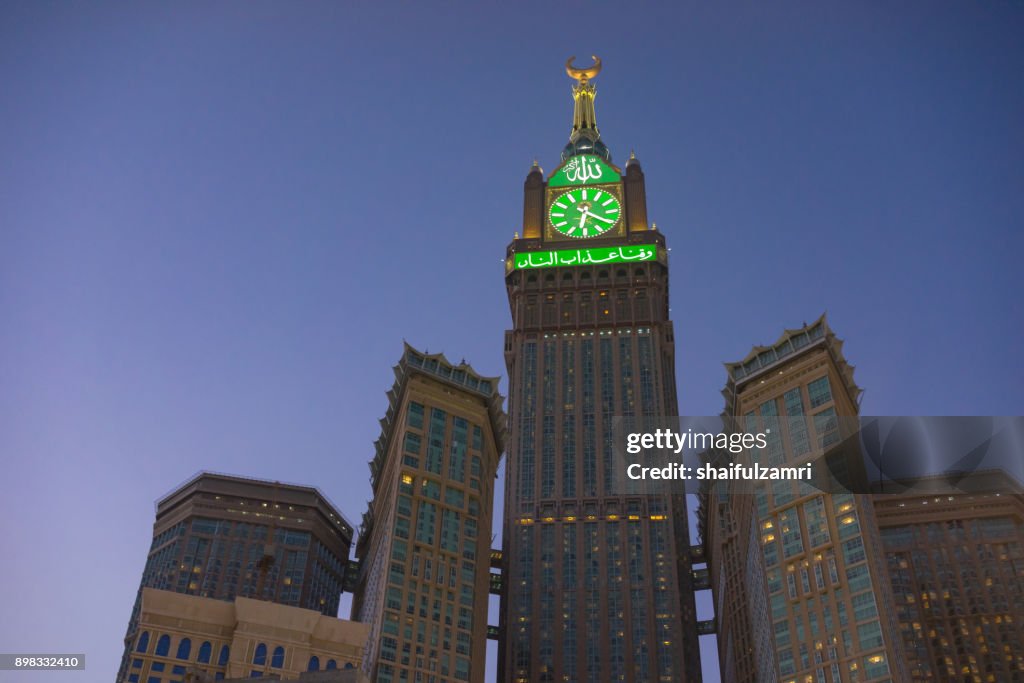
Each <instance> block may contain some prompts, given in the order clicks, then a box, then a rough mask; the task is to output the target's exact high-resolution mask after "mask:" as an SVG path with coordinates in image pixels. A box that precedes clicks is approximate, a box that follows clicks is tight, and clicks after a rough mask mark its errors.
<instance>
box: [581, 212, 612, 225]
mask: <svg viewBox="0 0 1024 683" xmlns="http://www.w3.org/2000/svg"><path fill="white" fill-rule="evenodd" d="M587 216H590V217H591V218H596V219H597V220H599V221H604V222H605V223H614V222H615V221H614V220H612V219H610V218H602V217H601V216H598V215H597V214H594V213H590V212H589V211H584V212H583V217H584V218H586V217H587ZM581 225H582V223H581Z"/></svg>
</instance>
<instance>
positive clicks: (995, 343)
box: [0, 1, 1024, 683]
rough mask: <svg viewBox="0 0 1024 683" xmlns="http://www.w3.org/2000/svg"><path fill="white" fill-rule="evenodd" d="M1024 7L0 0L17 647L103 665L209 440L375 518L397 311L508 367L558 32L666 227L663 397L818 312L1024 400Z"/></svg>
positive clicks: (948, 399) (5, 437)
mask: <svg viewBox="0 0 1024 683" xmlns="http://www.w3.org/2000/svg"><path fill="white" fill-rule="evenodd" d="M1021 36H1024V5H1022V4H1021V3H1009V2H990V3H966V2H964V3H955V4H954V3H945V2H926V3H914V2H901V3H888V4H883V3H870V4H857V3H844V4H842V5H839V4H835V3H829V4H826V5H822V4H818V3H807V4H793V3H784V2H783V3H772V4H771V5H770V6H768V5H762V4H761V3H743V4H725V3H713V4H708V5H690V4H685V5H683V4H677V3H672V4H671V5H665V6H662V5H656V4H642V3H637V4H632V3H629V4H624V3H614V4H612V3H600V4H592V3H583V2H571V3H564V4H554V5H550V4H534V3H500V4H499V3H493V2H492V3H480V4H456V3H439V2H438V3H420V4H413V3H408V4H389V3H346V2H338V3H312V2H277V3H269V4H268V3H260V2H255V3H248V2H247V3H232V2H224V3H215V4H214V3H210V4H201V3H189V2H182V3H129V4H123V5H118V4H108V3H84V2H78V3H74V2H64V3H56V4H54V3H46V2H10V1H8V2H3V3H2V4H0V459H2V464H3V471H4V476H3V478H2V479H0V493H2V495H0V529H2V541H3V548H4V550H3V554H2V555H3V561H2V562H0V605H3V613H4V615H5V617H6V618H4V619H3V620H2V621H0V651H3V652H18V651H26V652H28V651H37V652H84V653H86V654H87V657H88V664H87V670H86V671H85V672H76V673H68V672H61V673H53V674H44V673H38V674H34V675H32V677H31V678H32V680H33V681H49V680H54V681H90V682H91V681H110V680H113V677H114V675H115V673H116V670H117V665H118V662H119V657H120V654H121V651H122V645H121V642H122V638H123V636H124V632H125V628H126V625H127V621H128V617H129V613H130V610H131V607H132V603H133V600H134V597H135V592H136V590H137V587H138V583H139V579H140V577H141V573H142V568H143V564H144V562H145V559H146V552H147V549H148V547H149V542H150V538H151V526H152V522H153V513H154V501H155V500H156V499H157V498H159V497H161V496H162V495H163V494H165V493H167V492H168V491H170V490H171V489H173V488H174V487H176V486H177V485H178V484H180V483H181V482H183V481H185V480H186V479H188V478H190V477H191V476H192V475H194V474H195V473H196V472H197V471H199V470H214V471H219V472H227V473H232V474H239V475H247V476H254V477H260V478H268V479H278V480H282V481H287V482H296V483H303V484H313V485H316V486H317V487H319V488H320V489H321V490H322V491H323V492H324V493H326V494H327V495H328V496H329V497H330V498H331V499H333V501H334V502H335V503H336V504H337V505H338V506H339V507H340V508H341V510H342V511H343V512H344V514H345V515H346V516H347V517H348V518H349V519H350V520H351V521H352V522H353V523H355V522H358V519H359V517H360V515H361V513H362V511H363V509H364V508H365V503H366V500H367V498H368V496H369V493H370V487H369V471H368V469H367V467H366V461H367V460H369V458H370V457H371V455H372V452H373V449H372V442H373V440H374V439H375V438H376V436H377V433H378V430H379V425H378V422H377V420H378V419H379V418H380V417H381V416H382V415H383V413H384V411H385V409H386V406H387V403H386V398H385V396H384V392H385V390H386V389H387V388H388V387H389V386H390V385H391V383H392V381H393V375H392V372H391V366H392V365H393V364H394V363H395V362H396V361H397V360H398V358H399V356H400V354H401V352H402V340H403V339H405V340H407V341H408V342H410V343H411V344H413V345H415V346H417V347H419V348H420V349H427V350H429V351H431V352H436V351H444V352H445V353H446V354H447V355H448V357H449V358H450V359H451V360H453V361H456V362H457V361H458V360H460V359H462V358H465V359H466V360H467V361H469V362H471V363H472V364H473V366H474V367H475V368H476V369H477V370H478V371H479V372H481V373H482V374H486V375H503V374H504V359H503V356H502V342H503V332H504V330H505V329H506V328H507V327H508V326H509V325H510V317H509V313H508V306H507V300H506V296H505V291H504V282H503V269H502V258H503V256H504V249H505V246H506V244H507V243H508V242H509V240H510V239H511V238H512V235H513V232H514V231H516V230H519V229H520V225H521V223H520V221H521V217H522V182H523V180H524V178H525V176H526V173H527V171H528V169H529V167H530V164H531V162H532V161H533V159H534V158H536V159H537V160H539V162H540V164H541V166H542V167H543V168H544V169H546V170H547V171H551V170H553V169H554V167H555V166H556V165H557V161H558V154H559V152H560V150H561V148H562V146H563V145H564V144H565V142H566V140H567V137H568V134H569V128H570V124H571V112H572V100H571V95H570V85H571V82H570V80H569V79H568V78H567V77H566V75H565V73H564V69H563V64H564V62H565V59H566V58H567V57H568V56H569V55H572V54H575V55H578V56H579V57H580V59H579V60H578V63H587V62H588V59H587V56H588V55H591V54H597V55H599V56H600V57H601V58H602V59H603V60H604V65H605V67H604V71H603V72H602V73H601V75H600V76H599V77H598V78H597V80H596V81H595V82H596V84H597V88H598V97H597V115H598V124H599V126H600V129H601V132H602V136H603V139H604V141H605V142H606V143H607V144H608V146H609V147H610V149H611V150H612V154H613V161H616V162H618V163H619V164H622V163H624V162H625V160H626V159H627V158H628V156H629V152H630V150H631V149H633V150H635V151H636V154H637V156H638V157H639V158H640V160H641V162H642V164H643V169H644V171H645V173H646V176H647V195H648V209H649V215H650V217H651V218H652V219H653V220H654V221H656V222H657V224H658V227H659V229H660V230H662V231H663V232H664V233H665V235H666V236H667V239H668V242H669V245H670V246H672V248H673V251H672V262H671V283H672V286H671V297H672V299H671V303H672V317H673V319H674V321H675V327H676V340H677V362H678V368H677V370H678V385H679V391H680V397H679V398H680V409H681V411H682V412H683V414H690V415H708V414H718V412H719V411H720V410H721V408H722V398H721V396H720V394H719V391H720V390H721V388H722V386H723V384H724V382H725V374H724V370H723V367H722V362H723V361H732V360H738V359H740V358H742V357H743V356H745V355H746V353H747V352H748V351H749V350H750V348H751V346H752V345H755V344H763V343H770V342H772V341H774V340H775V339H776V338H777V337H778V335H779V334H780V333H781V332H782V330H783V328H785V327H797V326H799V325H801V324H802V323H803V322H805V321H807V322H810V321H813V320H814V319H815V318H817V316H818V315H820V314H821V313H822V312H823V311H828V315H829V321H830V324H831V325H832V327H833V328H834V329H835V331H836V332H837V334H838V335H839V336H840V337H842V338H844V339H845V340H846V342H847V343H846V346H845V348H844V351H845V353H846V356H847V358H848V359H849V361H850V362H851V363H852V364H854V365H855V366H856V367H857V373H856V379H857V381H858V383H859V384H860V385H861V386H862V387H864V389H865V390H866V393H865V395H864V399H863V404H862V413H863V414H867V415H890V414H891V415H902V414H907V415H933V414H934V415H958V414H965V415H986V414H996V415H1002V414H1014V415H1020V414H1022V413H1024V391H1022V387H1024V369H1022V361H1021V356H1022V353H1021V351H1022V349H1021V337H1022V333H1024V315H1022V304H1021V295H1022V292H1024V275H1022V271H1024V269H1022V268H1021V253H1022V251H1024V125H1022V121H1024V78H1022V77H1021V74H1022V73H1024V41H1022V40H1021ZM502 387H503V390H504V389H505V388H507V383H505V382H504V381H503V383H502ZM500 486H501V484H500V483H499V490H500ZM500 517H501V515H500V511H496V523H498V522H500ZM348 604H349V600H348V599H345V600H344V601H343V614H342V615H343V616H347V610H348ZM702 605H703V607H702V617H705V618H706V617H710V613H709V612H708V611H707V601H706V600H703V599H702ZM496 622H497V615H496V614H493V615H492V623H496ZM702 644H703V645H704V651H705V673H706V678H705V680H706V681H709V682H711V683H713V682H715V681H717V680H718V675H717V666H715V665H714V663H713V659H714V658H713V654H712V653H713V647H714V646H713V640H712V639H709V638H705V639H703V641H702ZM494 654H495V652H494V649H493V647H492V650H491V652H490V655H491V659H490V661H489V664H488V667H489V669H490V670H491V671H492V672H493V655H494ZM709 656H710V658H709ZM8 680H10V681H14V680H25V677H24V676H19V675H15V674H13V673H3V672H0V681H8Z"/></svg>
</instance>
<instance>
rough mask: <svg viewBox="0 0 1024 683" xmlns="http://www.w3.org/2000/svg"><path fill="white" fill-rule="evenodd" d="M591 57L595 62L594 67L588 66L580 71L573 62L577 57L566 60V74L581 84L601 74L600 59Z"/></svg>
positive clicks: (594, 56) (595, 56)
mask: <svg viewBox="0 0 1024 683" xmlns="http://www.w3.org/2000/svg"><path fill="white" fill-rule="evenodd" d="M590 57H591V59H593V60H594V65H593V66H588V67H587V68H585V69H579V68H576V67H575V66H573V65H572V62H573V60H574V59H576V56H575V55H573V56H572V57H569V59H567V60H565V73H567V74H569V78H575V79H576V80H577V81H579V82H580V83H585V82H586V81H588V80H590V79H591V78H593V77H595V76H597V74H599V73H601V60H600V58H598V56H597V55H591V56H590Z"/></svg>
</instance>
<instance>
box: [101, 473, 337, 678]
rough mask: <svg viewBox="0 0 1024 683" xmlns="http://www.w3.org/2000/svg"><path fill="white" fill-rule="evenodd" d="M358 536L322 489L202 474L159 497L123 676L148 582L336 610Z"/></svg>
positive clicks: (205, 594)
mask: <svg viewBox="0 0 1024 683" xmlns="http://www.w3.org/2000/svg"><path fill="white" fill-rule="evenodd" d="M351 543H352V526H351V525H350V524H349V523H348V522H347V521H346V520H345V519H344V518H343V517H342V515H341V513H340V512H339V511H338V510H337V508H336V507H335V506H334V505H333V504H331V503H330V502H329V501H328V500H327V499H326V498H325V497H324V496H323V494H321V493H320V492H319V491H318V490H316V489H315V488H312V487H308V486H296V485H293V484H282V483H280V482H272V481H261V480H256V479H246V478H242V477H233V476H228V475H223V474H213V473H208V472H203V473H200V474H198V475H197V476H196V477H194V478H193V479H191V480H190V481H188V482H186V483H185V484H184V485H182V486H181V487H179V488H178V489H177V490H175V491H173V492H172V493H170V494H168V495H167V496H165V497H164V498H162V499H161V500H160V501H158V502H157V505H156V522H155V523H154V525H153V541H152V543H151V545H150V549H149V556H148V557H147V560H146V566H145V568H144V570H143V574H142V581H141V584H140V586H139V593H138V596H137V598H136V601H135V605H134V607H133V608H132V614H131V617H130V619H129V623H128V632H127V634H126V636H125V656H124V658H123V659H122V663H121V669H120V672H119V674H118V681H126V680H128V677H129V676H130V675H131V674H130V672H129V671H128V668H129V667H128V650H129V648H130V647H131V645H130V644H131V643H132V642H134V641H135V638H136V635H137V629H138V615H139V610H140V608H141V600H142V592H143V590H144V589H146V588H155V589H159V590H165V591H172V592H175V593H182V594H185V595H194V596H198V597H205V598H213V599H216V600H223V601H227V602H231V601H233V600H235V599H236V598H239V597H246V598H255V599H260V600H267V601H270V602H275V603H279V604H282V605H291V606H293V607H302V608H305V609H311V610H315V611H317V612H319V613H321V614H324V615H326V616H331V617H334V616H337V614H338V603H339V600H340V598H341V592H342V582H343V578H344V572H345V567H346V563H347V558H348V555H349V549H350V547H351Z"/></svg>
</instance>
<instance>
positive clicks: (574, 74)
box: [562, 55, 611, 161]
mask: <svg viewBox="0 0 1024 683" xmlns="http://www.w3.org/2000/svg"><path fill="white" fill-rule="evenodd" d="M575 59H576V57H569V59H567V60H566V62H565V73H567V74H568V75H569V78H572V79H574V80H575V81H576V84H575V85H574V86H573V87H572V99H573V101H574V103H575V104H574V106H573V112H572V133H571V134H570V135H569V144H568V145H566V148H565V149H564V150H563V151H562V159H563V160H564V159H566V158H568V157H569V156H572V155H573V154H583V153H586V154H597V155H599V156H602V157H604V159H605V161H611V154H610V153H609V152H608V149H607V147H605V146H604V144H603V143H601V142H599V141H600V139H601V133H600V132H599V131H598V130H597V114H596V113H595V111H594V97H596V95H597V89H596V88H595V87H594V84H593V83H591V82H590V81H591V79H593V78H594V77H596V76H597V74H599V73H600V72H601V59H600V58H599V57H597V55H593V57H592V59H593V60H594V64H593V65H592V66H588V67H585V68H579V67H577V66H574V65H573V60H575Z"/></svg>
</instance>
